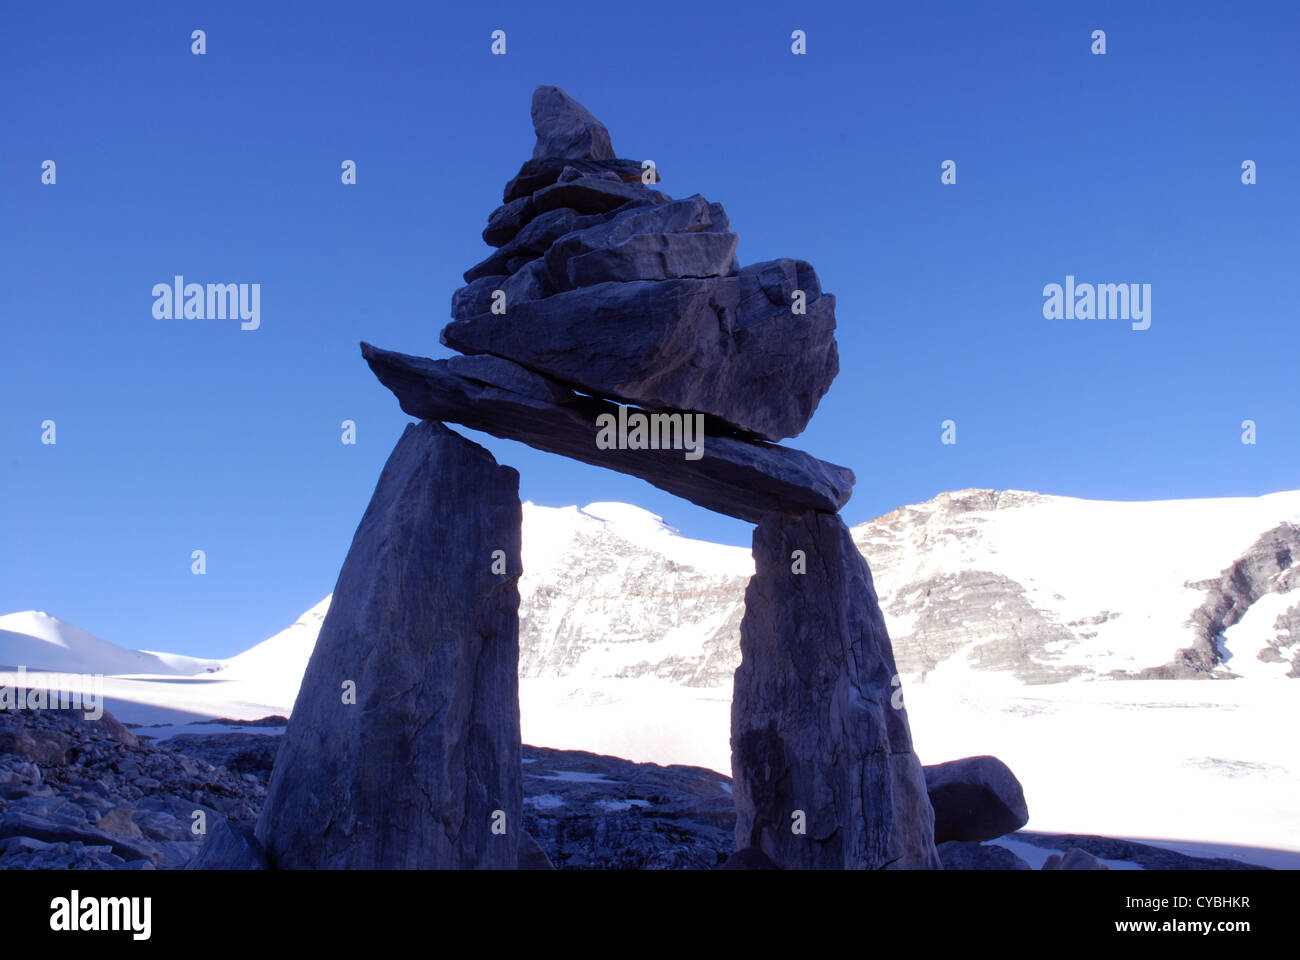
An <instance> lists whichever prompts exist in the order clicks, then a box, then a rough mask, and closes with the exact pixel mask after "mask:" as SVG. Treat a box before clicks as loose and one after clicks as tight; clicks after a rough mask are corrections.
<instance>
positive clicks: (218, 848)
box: [188, 820, 267, 870]
mask: <svg viewBox="0 0 1300 960" xmlns="http://www.w3.org/2000/svg"><path fill="white" fill-rule="evenodd" d="M188 869H190V870H265V869H267V862H266V849H265V848H264V847H263V846H262V844H261V841H259V840H258V839H257V834H256V833H255V832H254V831H253V828H252V827H250V826H247V825H246V824H242V823H232V822H231V821H229V820H218V821H217V823H216V824H215V825H214V826H213V828H212V830H210V831H209V832H208V835H207V837H206V838H205V839H204V841H203V845H202V846H201V847H200V848H199V852H198V853H197V854H196V855H195V857H194V859H193V860H192V861H191V862H190V864H189V867H188Z"/></svg>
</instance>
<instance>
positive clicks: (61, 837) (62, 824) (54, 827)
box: [0, 809, 156, 861]
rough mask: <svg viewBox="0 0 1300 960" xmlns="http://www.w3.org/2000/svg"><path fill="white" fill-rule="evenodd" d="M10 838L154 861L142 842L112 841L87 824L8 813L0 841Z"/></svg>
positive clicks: (2, 821) (1, 823) (0, 826)
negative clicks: (106, 850) (104, 850)
mask: <svg viewBox="0 0 1300 960" xmlns="http://www.w3.org/2000/svg"><path fill="white" fill-rule="evenodd" d="M10 837H31V838H32V839H35V840H44V841H46V842H47V843H73V842H77V843H82V844H85V845H86V846H104V847H108V848H109V849H111V850H112V852H113V853H114V854H116V855H117V856H120V857H121V858H122V859H123V861H127V860H140V859H145V860H151V859H154V858H155V857H156V852H155V851H153V850H152V849H151V848H150V847H149V846H148V844H146V843H145V842H143V841H139V840H130V841H128V840H126V839H123V838H122V837H115V836H113V835H112V834H108V833H105V832H104V831H102V830H98V829H96V828H95V827H92V826H90V825H89V824H88V823H83V824H75V823H69V822H67V820H66V819H63V818H58V819H55V818H50V817H42V816H40V815H38V814H34V813H27V812H25V811H22V810H16V809H10V810H9V811H8V812H7V813H6V814H5V815H4V817H3V818H0V840H6V839H8V838H10Z"/></svg>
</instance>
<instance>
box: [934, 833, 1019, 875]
mask: <svg viewBox="0 0 1300 960" xmlns="http://www.w3.org/2000/svg"><path fill="white" fill-rule="evenodd" d="M937 849H938V851H939V859H940V860H941V861H943V868H944V869H945V870H1032V869H1034V868H1033V867H1031V866H1030V865H1029V864H1028V863H1026V862H1025V861H1024V860H1022V859H1020V858H1019V857H1017V856H1016V855H1015V854H1014V853H1012V852H1011V851H1010V850H1008V849H1007V848H1006V847H1000V846H998V845H997V844H996V843H963V842H962V841H961V840H949V841H948V842H947V843H940V844H938V846H937Z"/></svg>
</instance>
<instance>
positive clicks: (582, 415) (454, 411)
mask: <svg viewBox="0 0 1300 960" xmlns="http://www.w3.org/2000/svg"><path fill="white" fill-rule="evenodd" d="M361 352H362V355H363V356H364V357H365V358H366V361H367V362H368V363H369V364H370V369H371V370H373V371H374V372H375V376H377V377H378V378H379V379H380V381H381V382H382V383H383V384H384V386H386V387H388V388H389V389H390V390H392V391H393V393H394V394H396V395H397V399H398V401H399V402H400V403H401V405H402V409H403V410H405V411H406V412H407V413H409V414H410V415H411V416H413V417H421V418H424V419H428V420H447V421H451V422H454V423H462V424H464V425H465V426H467V427H472V428H473V429H475V430H482V431H484V432H486V433H490V434H492V435H494V436H498V437H507V438H509V439H511V440H519V441H522V442H523V443H526V444H528V445H529V446H530V447H536V448H538V449H539V450H546V451H549V452H551V453H560V454H564V455H565V456H568V457H572V458H573V459H575V460H581V461H582V462H583V463H591V464H595V465H597V466H603V467H608V468H609V469H611V470H616V471H618V472H619V473H629V474H632V475H633V476H637V477H641V478H642V479H644V480H647V481H649V482H650V483H652V484H654V485H655V486H656V487H659V488H660V489H662V490H667V491H668V492H670V493H675V494H677V495H678V496H680V497H684V498H685V499H687V500H690V501H691V502H692V503H698V504H699V505H700V506H702V507H707V508H708V509H710V510H716V511H717V512H719V513H725V514H727V515H729V516H733V517H739V518H740V519H742V520H748V521H750V522H755V523H756V522H758V520H759V519H760V518H761V517H762V516H763V515H764V513H767V512H771V511H783V512H798V511H801V510H806V509H810V508H811V509H816V510H828V511H834V510H838V509H839V508H840V507H841V506H843V505H844V503H846V502H847V501H848V499H849V496H850V495H851V494H852V492H853V480H854V478H853V472H852V471H851V470H848V469H847V468H845V467H838V466H835V465H834V464H830V463H826V462H824V461H821V460H817V459H815V458H814V457H810V456H809V455H808V454H806V453H801V452H800V451H798V450H792V449H790V448H788V447H780V446H775V445H773V444H766V443H759V442H755V441H749V440H744V439H740V438H737V437H733V436H727V435H715V434H709V433H707V426H706V437H705V440H704V455H703V456H702V457H701V458H700V459H698V460H688V459H686V458H685V456H684V454H683V451H681V450H672V449H661V450H633V449H626V450H617V449H610V450H601V449H599V448H598V447H597V446H596V442H595V439H596V434H597V431H598V428H597V425H596V418H597V417H598V416H600V415H601V414H602V413H608V414H611V415H615V416H616V415H617V413H618V407H616V406H615V405H614V404H611V403H607V402H605V401H603V400H597V399H595V398H592V397H579V396H577V395H574V394H572V393H569V394H568V399H567V400H565V401H563V402H561V401H557V400H554V399H546V396H547V395H549V396H554V392H553V391H554V390H555V389H556V388H557V385H555V384H554V383H553V382H551V381H547V380H546V379H545V378H541V377H538V376H537V375H536V374H530V373H529V371H527V370H523V369H522V368H515V369H514V370H513V372H512V373H507V370H508V368H502V367H501V365H502V364H508V361H499V363H498V367H497V369H496V370H495V371H494V372H491V373H488V374H485V377H487V378H488V379H490V380H491V381H492V382H490V383H485V382H480V381H478V380H472V379H470V378H468V377H463V376H458V375H456V374H454V373H452V371H451V365H450V361H447V360H427V359H424V358H421V357H412V356H407V355H405V354H400V353H393V352H390V351H388V350H380V349H379V348H377V347H372V346H371V345H370V344H367V343H363V344H362V345H361ZM507 382H515V383H518V384H520V385H521V386H520V387H519V389H520V390H522V391H523V392H515V390H512V389H509V388H507V387H504V386H497V385H494V384H504V383H507Z"/></svg>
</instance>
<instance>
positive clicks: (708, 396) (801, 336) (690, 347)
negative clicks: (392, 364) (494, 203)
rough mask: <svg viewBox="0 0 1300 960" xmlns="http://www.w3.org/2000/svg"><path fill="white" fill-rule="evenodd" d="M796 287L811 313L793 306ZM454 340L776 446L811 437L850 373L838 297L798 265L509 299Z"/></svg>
mask: <svg viewBox="0 0 1300 960" xmlns="http://www.w3.org/2000/svg"><path fill="white" fill-rule="evenodd" d="M580 259H581V258H580ZM548 262H549V256H548ZM796 290H801V291H803V293H804V295H805V297H806V301H805V306H806V313H803V314H798V313H795V312H794V310H793V309H792V304H793V302H794V299H795V291H796ZM442 342H443V343H444V344H445V345H446V346H449V347H451V348H453V349H455V350H459V351H460V352H462V353H490V354H493V355H495V356H498V357H505V358H506V359H508V360H513V361H515V362H516V363H519V364H522V365H523V366H525V367H528V368H529V369H531V370H536V371H537V372H538V373H543V374H545V375H547V376H549V377H551V378H553V379H555V380H559V381H561V382H562V383H566V384H568V385H570V386H573V387H575V388H576V389H579V390H582V391H584V392H588V393H593V394H597V395H599V396H604V397H611V398H614V399H618V400H622V401H625V402H627V403H634V404H637V405H639V406H644V407H653V408H656V409H670V410H684V411H695V412H700V413H704V414H707V415H709V416H711V417H715V418H717V419H719V420H721V421H723V422H724V423H726V424H729V425H731V426H733V427H735V428H736V429H737V430H740V431H743V432H746V433H751V434H754V435H756V436H758V437H761V438H763V439H767V440H778V439H781V438H783V437H793V436H796V435H798V434H799V433H800V432H802V430H803V428H804V427H805V426H806V425H807V423H808V421H809V419H811V417H812V415H813V411H815V410H816V409H817V405H818V403H819V402H820V400H821V398H822V397H823V396H824V395H825V393H826V391H827V390H828V389H830V385H831V381H832V380H834V379H835V375H836V374H837V373H838V372H839V353H838V351H837V348H836V345H835V298H834V297H833V296H831V295H830V294H821V293H820V285H819V284H818V283H817V280H816V274H815V273H814V272H813V270H812V268H811V267H810V266H809V265H808V264H806V263H803V262H802V261H797V260H778V261H772V262H771V263H761V264H753V265H751V266H749V267H746V268H744V269H743V270H741V271H740V274H739V275H738V276H733V277H715V278H711V279H701V280H695V279H687V280H661V281H654V280H638V281H633V282H630V283H614V282H611V283H597V284H596V285H594V286H588V287H582V288H580V289H577V290H571V291H568V292H564V293H557V294H555V295H553V296H549V297H546V298H545V299H542V300H531V301H526V302H523V303H515V304H508V305H507V312H506V314H505V315H496V314H492V313H485V314H480V315H478V316H475V317H472V318H469V319H465V320H454V321H452V322H451V323H449V324H448V325H447V326H446V327H445V328H444V329H443V332H442Z"/></svg>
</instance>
